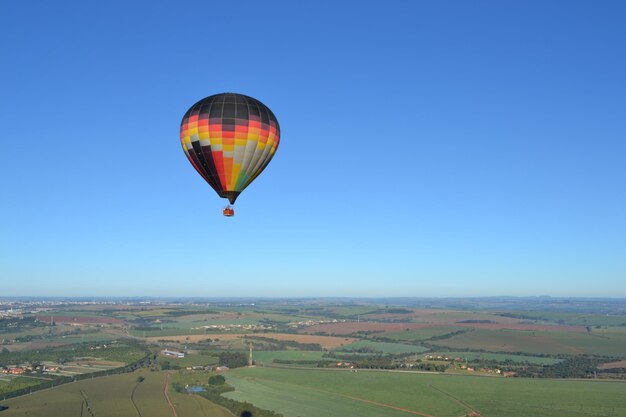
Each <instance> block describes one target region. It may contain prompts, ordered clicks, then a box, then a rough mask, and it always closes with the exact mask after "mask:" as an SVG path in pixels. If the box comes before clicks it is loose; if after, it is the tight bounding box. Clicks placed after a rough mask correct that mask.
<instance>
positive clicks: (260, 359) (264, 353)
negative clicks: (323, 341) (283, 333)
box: [252, 350, 325, 363]
mask: <svg viewBox="0 0 626 417" xmlns="http://www.w3.org/2000/svg"><path fill="white" fill-rule="evenodd" d="M324 353H325V352H323V351H308V350H257V351H255V352H254V353H253V355H252V357H253V358H254V360H255V361H256V362H257V363H272V362H273V361H274V359H282V360H289V361H322V360H324V358H323V357H322V355H323V354H324Z"/></svg>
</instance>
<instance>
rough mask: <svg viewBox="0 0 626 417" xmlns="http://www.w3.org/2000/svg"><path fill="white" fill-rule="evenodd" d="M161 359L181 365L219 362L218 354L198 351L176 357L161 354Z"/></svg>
mask: <svg viewBox="0 0 626 417" xmlns="http://www.w3.org/2000/svg"><path fill="white" fill-rule="evenodd" d="M158 357H159V360H160V361H168V362H169V363H170V364H172V365H177V366H180V367H187V366H207V365H215V364H217V357H216V356H209V355H203V354H198V353H192V354H188V355H187V356H185V357H184V358H175V357H171V356H165V355H159V356H158Z"/></svg>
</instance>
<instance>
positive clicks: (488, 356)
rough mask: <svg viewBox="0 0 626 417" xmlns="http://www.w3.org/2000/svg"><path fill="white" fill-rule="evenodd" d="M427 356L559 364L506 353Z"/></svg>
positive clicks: (463, 353)
mask: <svg viewBox="0 0 626 417" xmlns="http://www.w3.org/2000/svg"><path fill="white" fill-rule="evenodd" d="M428 355H433V356H437V355H439V356H444V357H449V358H461V359H467V360H470V361H471V360H475V359H481V360H493V361H498V362H504V361H511V362H513V363H530V364H536V365H554V364H557V363H559V362H561V361H562V360H561V359H555V358H544V357H541V356H529V355H510V354H506V353H489V352H445V351H434V352H428Z"/></svg>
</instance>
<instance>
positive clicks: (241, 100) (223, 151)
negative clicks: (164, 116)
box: [180, 93, 280, 204]
mask: <svg viewBox="0 0 626 417" xmlns="http://www.w3.org/2000/svg"><path fill="white" fill-rule="evenodd" d="M180 141H181V143H182V146H183V150H184V151H185V155H187V158H188V159H189V162H191V164H192V165H193V167H194V168H195V169H196V171H198V173H199V174H200V175H201V176H202V177H203V178H204V179H205V180H206V182H208V183H209V185H210V186H211V187H212V188H213V189H214V190H215V191H216V192H217V194H219V196H220V197H223V198H228V199H229V201H230V203H231V204H232V203H234V202H235V200H236V199H237V197H238V196H239V193H241V192H242V191H243V190H244V189H245V188H246V187H247V186H248V185H249V184H250V183H251V182H252V181H253V180H254V179H255V178H256V177H257V176H258V175H259V174H260V173H261V172H262V171H263V170H264V169H265V167H266V166H267V164H268V163H269V162H270V161H271V159H272V158H273V157H274V154H275V152H276V149H277V148H278V144H279V142H280V127H279V125H278V120H277V119H276V116H274V113H272V111H271V110H270V109H269V108H268V107H267V106H265V105H264V104H263V103H261V102H260V101H258V100H256V99H254V98H252V97H248V96H244V95H242V94H234V93H224V94H216V95H213V96H210V97H206V98H204V99H202V100H200V101H198V102H197V103H196V104H194V105H193V106H191V108H190V109H189V110H187V113H185V115H184V116H183V120H182V122H181V124H180Z"/></svg>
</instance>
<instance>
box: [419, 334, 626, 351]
mask: <svg viewBox="0 0 626 417" xmlns="http://www.w3.org/2000/svg"><path fill="white" fill-rule="evenodd" d="M430 343H432V344H435V345H439V346H446V347H453V348H458V349H463V348H469V349H483V350H487V351H493V352H524V353H531V354H532V353H541V354H559V353H563V354H572V355H574V354H594V355H609V356H619V357H626V334H625V333H618V332H614V333H607V332H604V333H601V334H600V333H598V334H596V333H595V332H594V333H575V332H556V331H553V332H546V331H519V330H506V329H502V330H484V329H476V330H474V331H470V332H467V333H463V334H460V335H456V336H453V337H451V338H449V339H442V340H433V341H430Z"/></svg>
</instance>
